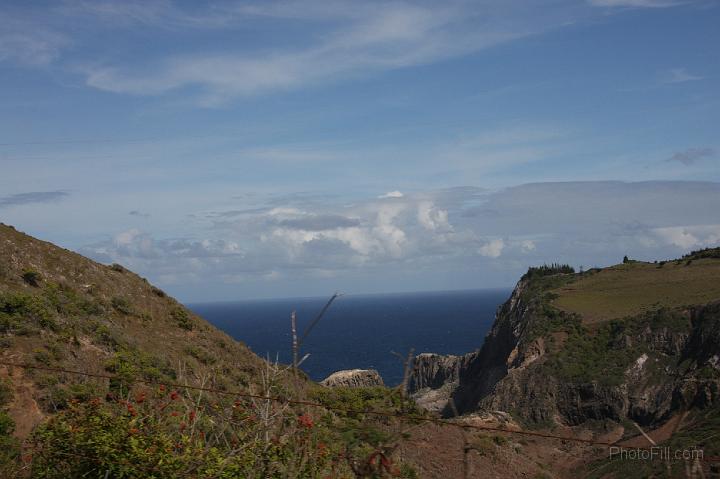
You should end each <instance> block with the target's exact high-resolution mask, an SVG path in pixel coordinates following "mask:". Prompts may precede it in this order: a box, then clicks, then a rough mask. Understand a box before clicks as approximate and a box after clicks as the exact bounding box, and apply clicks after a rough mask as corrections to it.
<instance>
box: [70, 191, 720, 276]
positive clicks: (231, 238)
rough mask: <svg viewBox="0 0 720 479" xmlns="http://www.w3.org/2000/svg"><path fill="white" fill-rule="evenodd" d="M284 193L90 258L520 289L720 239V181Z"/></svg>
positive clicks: (117, 243) (93, 249) (131, 237)
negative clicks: (342, 198)
mask: <svg viewBox="0 0 720 479" xmlns="http://www.w3.org/2000/svg"><path fill="white" fill-rule="evenodd" d="M280 198H281V197H270V198H265V201H264V204H263V205H256V206H257V207H254V208H250V207H247V208H245V207H240V208H230V209H228V211H232V212H235V213H233V214H232V215H228V216H223V212H222V211H217V212H215V213H214V214H213V216H212V217H210V218H208V217H207V216H205V215H197V217H198V218H201V219H199V220H198V221H204V222H208V223H209V224H208V223H206V226H209V227H208V228H204V229H203V230H201V231H203V232H204V233H203V234H204V237H201V238H157V237H154V236H153V235H151V234H150V233H148V232H145V231H142V230H139V229H128V230H125V231H122V232H119V233H118V234H116V235H115V236H114V237H113V238H110V239H108V240H107V241H104V242H101V243H98V244H95V245H90V246H89V247H87V248H85V249H84V250H83V253H86V254H89V255H90V256H92V257H94V258H96V259H99V260H101V261H105V262H119V263H122V264H124V265H127V266H128V267H132V268H133V269H136V270H138V271H139V272H141V273H144V274H148V273H150V274H151V275H152V277H153V278H160V279H162V280H163V281H165V282H183V281H184V282H191V281H202V280H203V278H215V279H214V280H213V281H218V282H220V283H223V284H234V283H235V282H240V281H245V280H247V279H252V280H254V281H257V280H268V281H270V280H272V281H289V282H291V281H292V280H293V278H294V279H295V280H297V279H298V278H321V277H322V278H330V277H333V276H334V275H338V276H342V275H349V276H352V277H356V276H357V275H362V274H365V273H367V272H368V271H372V272H374V273H373V274H380V275H382V274H388V273H389V272H395V271H408V272H411V271H412V272H414V273H412V274H415V275H416V274H420V273H419V272H421V271H438V270H442V269H448V268H451V269H452V270H453V271H458V272H461V271H468V270H472V269H479V270H482V271H487V270H488V269H492V268H495V269H496V270H497V271H496V272H497V274H498V275H505V276H503V277H507V281H508V283H509V282H511V281H513V280H515V279H516V278H517V277H518V276H519V275H520V274H522V272H524V270H525V269H526V268H527V267H528V266H530V265H537V264H542V263H550V262H554V261H563V262H570V263H571V264H574V265H576V266H578V265H603V264H613V263H615V262H617V261H619V260H620V259H621V258H622V256H623V255H625V254H628V255H630V256H632V257H636V258H639V259H667V258H673V257H677V256H678V255H679V254H682V253H684V252H686V251H688V250H690V249H697V248H702V247H706V246H715V245H717V244H718V243H719V242H720V225H718V224H717V218H716V216H717V214H716V212H717V211H718V210H720V184H718V183H710V182H642V183H624V182H568V183H535V184H526V185H519V186H515V187H510V188H505V189H500V190H497V191H488V190H483V189H481V188H475V187H462V188H450V189H441V190H428V191H421V192H414V193H412V194H406V195H404V196H403V197H401V198H396V199H394V200H393V201H388V200H387V199H378V198H377V197H374V196H372V195H370V196H368V197H366V198H365V199H361V198H357V199H356V200H355V201H353V202H352V203H346V204H343V203H341V202H337V201H336V198H334V197H330V196H322V195H319V197H317V198H314V199H313V200H312V201H308V200H307V198H306V197H305V196H304V195H284V196H282V200H280ZM322 198H325V199H324V200H323V199H322ZM237 201H239V202H242V201H244V200H237ZM239 206H243V205H242V204H241V205H239ZM237 211H242V212H243V213H242V214H237ZM150 274H149V275H150ZM368 274H369V273H368ZM408 274H410V273H408ZM473 277H475V278H477V281H478V284H477V285H478V286H482V285H485V286H492V284H483V283H481V282H480V281H482V278H481V277H480V276H477V275H475V276H473ZM473 284H475V283H473Z"/></svg>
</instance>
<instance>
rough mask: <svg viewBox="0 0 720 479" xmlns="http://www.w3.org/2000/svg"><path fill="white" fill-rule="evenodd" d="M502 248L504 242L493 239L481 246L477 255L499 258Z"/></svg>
mask: <svg viewBox="0 0 720 479" xmlns="http://www.w3.org/2000/svg"><path fill="white" fill-rule="evenodd" d="M504 248H505V242H504V241H503V240H502V239H494V240H491V241H488V242H487V244H484V245H483V246H481V247H480V248H479V249H478V253H480V254H481V255H482V256H487V257H488V258H499V257H500V255H501V254H502V251H503V249H504Z"/></svg>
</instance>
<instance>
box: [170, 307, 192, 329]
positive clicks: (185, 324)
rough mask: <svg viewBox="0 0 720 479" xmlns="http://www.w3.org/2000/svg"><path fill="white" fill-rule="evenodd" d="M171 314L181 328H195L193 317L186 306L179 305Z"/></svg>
mask: <svg viewBox="0 0 720 479" xmlns="http://www.w3.org/2000/svg"><path fill="white" fill-rule="evenodd" d="M170 315H171V316H172V318H173V319H174V320H175V322H176V323H177V324H178V326H180V327H181V328H183V329H187V330H188V331H191V330H192V329H193V322H192V319H190V315H189V314H188V312H187V311H186V310H185V309H184V308H181V307H177V308H175V309H173V310H172V312H171V313H170Z"/></svg>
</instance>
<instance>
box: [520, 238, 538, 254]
mask: <svg viewBox="0 0 720 479" xmlns="http://www.w3.org/2000/svg"><path fill="white" fill-rule="evenodd" d="M520 249H522V251H523V252H525V253H528V252H530V251H534V250H535V242H534V241H532V240H523V241H521V242H520Z"/></svg>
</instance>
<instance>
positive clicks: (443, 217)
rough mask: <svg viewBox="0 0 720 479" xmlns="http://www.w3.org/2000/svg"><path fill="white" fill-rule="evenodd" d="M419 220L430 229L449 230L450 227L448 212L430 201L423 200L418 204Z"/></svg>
mask: <svg viewBox="0 0 720 479" xmlns="http://www.w3.org/2000/svg"><path fill="white" fill-rule="evenodd" d="M417 217H418V221H419V222H420V224H421V225H422V226H423V227H425V229H428V230H431V231H432V230H447V229H450V223H448V212H447V211H446V210H443V209H439V208H436V207H435V205H434V204H433V203H431V202H429V201H423V202H421V203H420V204H419V205H418V213H417Z"/></svg>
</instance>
